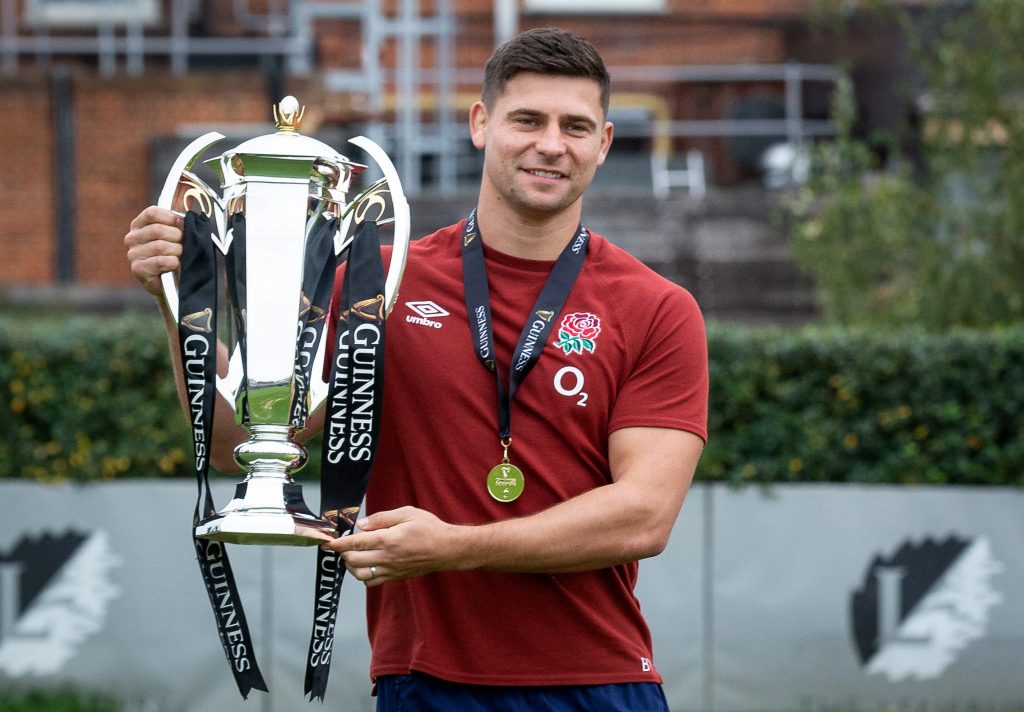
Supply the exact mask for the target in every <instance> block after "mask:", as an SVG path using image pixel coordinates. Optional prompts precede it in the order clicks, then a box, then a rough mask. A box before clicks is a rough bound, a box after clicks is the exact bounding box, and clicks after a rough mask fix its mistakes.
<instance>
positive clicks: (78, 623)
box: [0, 531, 122, 677]
mask: <svg viewBox="0 0 1024 712" xmlns="http://www.w3.org/2000/svg"><path fill="white" fill-rule="evenodd" d="M121 563H122V560H121V558H120V557H119V556H117V554H115V553H114V551H113V549H112V548H111V546H110V540H109V537H108V536H107V533H106V532H103V531H93V532H90V533H86V534H83V533H80V532H74V531H67V532H64V533H63V534H50V533H47V534H43V535H40V536H36V537H29V536H26V537H22V538H21V539H20V540H19V541H17V542H16V543H15V544H14V545H13V546H12V547H11V548H10V549H8V550H6V551H0V672H3V673H4V674H5V675H7V676H9V677H21V676H25V675H50V674H53V673H56V672H59V671H60V670H61V669H63V667H64V666H65V664H66V663H67V662H68V661H69V660H70V659H71V658H73V657H74V656H75V654H76V653H77V652H78V650H79V648H80V647H81V645H82V644H83V643H84V642H85V641H86V640H87V639H88V638H90V637H91V636H92V635H94V634H95V633H97V632H98V631H99V630H100V629H101V628H102V627H103V624H104V622H105V621H106V617H107V608H108V606H109V604H110V601H111V600H113V599H114V598H116V597H117V596H118V594H119V593H120V590H119V589H118V587H117V586H116V585H115V584H114V583H113V575H112V574H113V571H114V569H116V568H117V567H119V566H120V565H121Z"/></svg>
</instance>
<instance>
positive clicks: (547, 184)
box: [470, 72, 612, 217]
mask: <svg viewBox="0 0 1024 712" xmlns="http://www.w3.org/2000/svg"><path fill="white" fill-rule="evenodd" d="M470 126H471V130H472V137H473V145H475V146H476V147H477V148H482V149H484V176H483V184H482V187H481V197H482V198H484V197H487V196H492V197H496V198H497V197H500V198H501V199H504V200H506V201H507V202H508V203H509V204H510V206H511V207H512V208H513V209H515V210H517V211H519V212H521V213H522V214H523V215H524V217H546V216H550V215H553V214H556V213H559V212H561V211H563V210H565V209H567V208H568V207H570V206H571V205H573V204H574V203H576V201H578V200H579V199H580V197H581V196H582V195H583V191H585V190H586V189H587V187H588V186H589V185H590V182H591V180H593V178H594V172H595V171H596V170H597V167H598V166H599V165H601V164H602V163H604V159H605V156H606V155H607V153H608V148H609V147H610V146H611V142H612V125H611V124H610V123H607V122H606V121H605V120H604V115H603V112H602V110H601V92H600V87H599V86H598V84H597V82H595V81H593V80H591V79H584V78H576V77H560V76H550V75H544V74H534V73H529V72H528V73H521V74H517V75H516V76H515V77H513V78H512V79H511V80H510V81H509V82H508V85H507V87H506V89H505V93H504V94H502V95H501V96H499V97H498V98H497V99H496V100H495V102H494V106H493V107H492V108H491V110H490V111H488V110H487V109H486V108H485V107H484V106H483V104H481V103H479V102H478V103H477V104H475V105H474V106H473V109H472V110H471V112H470Z"/></svg>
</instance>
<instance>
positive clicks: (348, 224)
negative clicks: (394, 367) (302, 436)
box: [309, 136, 411, 413]
mask: <svg viewBox="0 0 1024 712" xmlns="http://www.w3.org/2000/svg"><path fill="white" fill-rule="evenodd" d="M349 143H351V144H353V145H355V146H358V147H359V148H361V149H363V151H364V152H366V154H367V155H369V156H370V158H372V159H373V160H374V161H375V162H376V164H377V166H378V167H379V168H380V170H381V172H382V173H383V174H384V177H383V178H381V179H380V180H378V181H376V182H375V183H373V184H372V185H370V186H369V187H367V188H366V189H364V190H363V191H362V192H361V193H359V195H357V196H356V197H354V198H353V199H352V201H351V202H349V203H348V204H347V205H346V206H345V208H344V210H343V211H342V212H343V214H342V222H341V226H340V227H339V228H338V232H337V234H336V235H335V236H334V252H335V254H337V255H340V254H341V253H342V252H343V251H344V250H345V248H347V247H348V246H349V244H350V243H351V242H352V234H353V230H352V223H353V222H355V223H357V224H358V223H360V222H362V221H363V219H364V218H365V217H366V214H367V212H369V211H370V209H371V208H372V207H374V206H375V205H382V204H383V202H384V198H383V197H382V196H381V195H380V194H381V193H382V192H387V193H390V195H391V209H392V213H393V217H392V218H389V219H387V220H384V221H382V222H383V223H392V224H393V225H394V238H393V242H392V244H393V247H392V252H391V264H390V266H389V268H388V273H387V277H386V278H385V280H384V313H385V315H387V314H390V313H391V308H392V307H393V306H394V305H395V302H396V301H397V299H398V286H399V284H400V283H401V281H402V275H403V274H404V273H405V262H406V257H407V256H408V254H409V236H410V233H411V221H410V219H409V201H408V200H406V198H405V191H403V190H402V182H401V180H399V178H398V171H397V170H396V169H395V164H394V163H392V162H391V159H390V158H389V157H388V154H387V153H385V152H384V149H382V148H381V147H380V146H378V145H377V144H376V143H375V142H374V141H373V140H372V139H369V138H367V137H366V136H356V137H355V138H351V139H349ZM326 347H327V339H322V340H321V341H320V345H319V348H318V349H317V353H316V356H315V358H314V360H313V364H314V365H313V373H314V376H313V378H312V379H311V382H310V387H309V399H310V407H309V412H310V413H313V412H314V411H316V410H317V409H318V408H320V407H321V406H322V405H323V404H324V400H325V399H326V398H327V383H326V382H325V381H324V380H323V378H322V377H321V375H320V374H321V373H322V369H323V362H324V358H325V354H326Z"/></svg>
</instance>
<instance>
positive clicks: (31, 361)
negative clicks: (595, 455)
mask: <svg viewBox="0 0 1024 712" xmlns="http://www.w3.org/2000/svg"><path fill="white" fill-rule="evenodd" d="M709 350H710V357H711V409H710V423H709V427H710V431H711V440H710V442H709V444H708V447H707V449H706V451H705V454H704V456H703V458H702V460H701V465H700V468H699V471H698V478H699V479H702V480H717V481H728V482H733V483H742V482H798V481H815V482H823V481H828V482H864V483H878V482H897V483H934V484H999V485H1024V419H1022V418H1021V414H1022V413H1024V329H1013V330H1003V331H995V332H957V333H950V334H947V335H943V336H935V335H924V334H916V333H901V334H891V333H890V334H871V333H865V332H850V331H832V330H819V329H801V330H796V331H779V330H751V329H740V328H735V327H723V326H721V325H712V328H710V330H709ZM0 432H3V433H4V437H3V438H0V463H3V464H2V465H0V476H4V477H19V478H28V479H36V480H40V481H64V480H79V481H82V480H96V479H109V478H115V477H126V476H133V477H179V476H184V477H190V476H192V473H191V472H189V471H188V469H187V467H186V462H187V458H186V456H185V455H186V452H187V449H188V448H189V447H190V444H189V441H188V435H187V432H186V430H185V423H184V418H183V417H182V416H181V415H180V411H179V407H178V403H177V397H176V395H175V391H174V388H173V384H172V382H171V377H170V367H169V360H168V356H167V344H166V339H165V337H164V334H163V329H162V327H161V325H160V323H159V322H158V320H157V319H156V318H150V317H139V316H133V317H124V318H117V319H99V318H85V317H75V318H71V319H67V320H63V321H58V322H53V321H48V322H47V323H41V324H35V323H29V322H27V321H23V320H14V319H11V318H0ZM311 445H312V447H311V448H310V449H311V451H313V452H314V453H315V451H316V448H317V445H316V444H315V443H311ZM307 469H309V470H312V469H313V468H307Z"/></svg>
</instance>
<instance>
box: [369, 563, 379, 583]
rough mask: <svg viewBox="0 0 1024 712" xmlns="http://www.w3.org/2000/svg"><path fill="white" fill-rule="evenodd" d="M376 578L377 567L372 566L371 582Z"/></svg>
mask: <svg viewBox="0 0 1024 712" xmlns="http://www.w3.org/2000/svg"><path fill="white" fill-rule="evenodd" d="M375 578H377V567H376V566H371V567H370V580H371V581H372V580H373V579H375Z"/></svg>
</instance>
